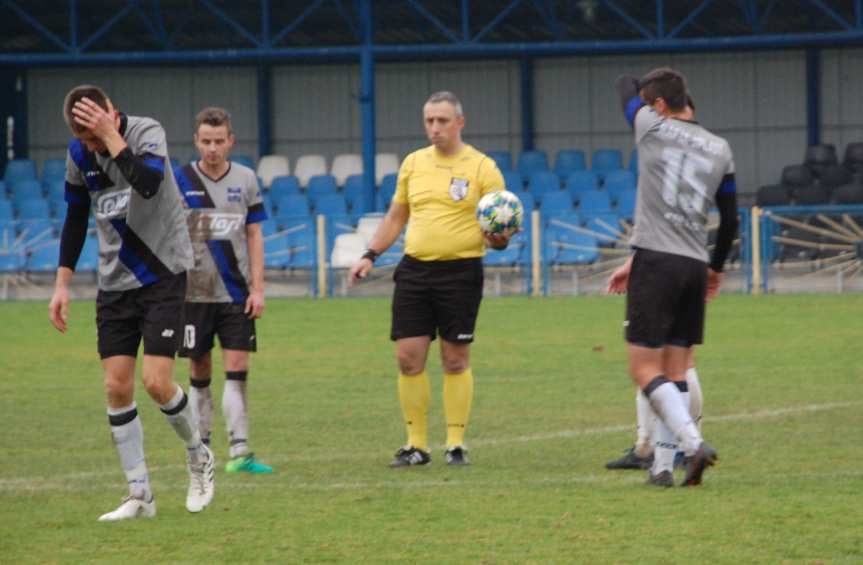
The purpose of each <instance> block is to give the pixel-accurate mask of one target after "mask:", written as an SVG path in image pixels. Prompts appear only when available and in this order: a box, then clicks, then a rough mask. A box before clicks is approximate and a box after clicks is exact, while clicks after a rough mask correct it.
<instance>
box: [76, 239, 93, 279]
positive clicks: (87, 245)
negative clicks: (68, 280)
mask: <svg viewBox="0 0 863 565" xmlns="http://www.w3.org/2000/svg"><path fill="white" fill-rule="evenodd" d="M98 269H99V240H98V238H97V237H96V236H87V239H85V240H84V247H83V248H82V249H81V256H80V257H78V264H77V265H76V266H75V271H76V272H78V273H95V272H96V271H97V270H98Z"/></svg>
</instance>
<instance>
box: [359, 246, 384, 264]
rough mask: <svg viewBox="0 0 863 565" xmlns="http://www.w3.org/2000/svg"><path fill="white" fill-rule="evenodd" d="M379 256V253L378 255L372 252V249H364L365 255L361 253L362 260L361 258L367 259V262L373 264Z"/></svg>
mask: <svg viewBox="0 0 863 565" xmlns="http://www.w3.org/2000/svg"><path fill="white" fill-rule="evenodd" d="M380 256H381V254H380V253H378V252H377V251H374V250H372V249H366V252H365V253H363V256H362V258H363V259H368V260H369V261H371V262H372V263H373V264H374V262H375V261H376V260H377V258H378V257H380Z"/></svg>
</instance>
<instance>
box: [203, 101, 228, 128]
mask: <svg viewBox="0 0 863 565" xmlns="http://www.w3.org/2000/svg"><path fill="white" fill-rule="evenodd" d="M201 124H207V125H208V126H213V127H214V128H217V127H219V126H226V127H227V128H228V133H231V114H230V113H229V112H228V111H227V110H225V109H224V108H219V107H217V106H208V107H206V108H204V109H203V110H201V111H200V112H198V115H197V116H195V131H198V128H200V127H201Z"/></svg>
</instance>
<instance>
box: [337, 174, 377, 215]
mask: <svg viewBox="0 0 863 565" xmlns="http://www.w3.org/2000/svg"><path fill="white" fill-rule="evenodd" d="M342 190H343V191H344V194H345V202H347V204H348V208H350V211H351V215H353V216H355V217H359V216H362V215H363V214H365V213H366V212H371V210H370V209H368V208H369V206H366V205H365V183H364V178H363V175H351V176H349V177H348V178H347V179H346V180H345V186H344V188H343V189H342Z"/></svg>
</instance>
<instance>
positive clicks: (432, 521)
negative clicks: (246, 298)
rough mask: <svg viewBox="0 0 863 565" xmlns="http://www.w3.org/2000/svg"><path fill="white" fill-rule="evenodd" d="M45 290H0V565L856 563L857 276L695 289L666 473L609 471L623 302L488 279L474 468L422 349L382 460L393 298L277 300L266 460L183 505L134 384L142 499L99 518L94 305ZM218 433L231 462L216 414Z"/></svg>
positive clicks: (101, 455)
mask: <svg viewBox="0 0 863 565" xmlns="http://www.w3.org/2000/svg"><path fill="white" fill-rule="evenodd" d="M46 306H47V305H46V304H45V303H11V304H10V303H4V304H0V319H2V320H3V323H2V324H0V422H2V437H3V439H2V444H0V445H2V447H3V450H2V451H3V453H2V456H0V562H3V563H24V562H40V563H44V562H49V563H50V562H57V563H78V562H103V563H118V562H122V563H124V564H131V563H152V562H189V563H191V562H201V563H226V562H236V563H240V562H242V563H245V562H261V561H270V562H279V563H291V562H350V563H354V562H367V563H374V562H395V561H407V562H419V561H425V562H435V563H436V562H441V563H463V562H481V563H549V562H554V563H572V562H581V563H609V562H620V563H672V562H677V563H692V562H699V561H711V562H719V563H860V562H863V534H861V532H863V509H861V507H863V504H861V502H863V498H861V492H863V364H861V361H860V351H861V349H860V346H861V336H863V331H861V328H863V321H861V320H863V296H861V295H842V296H818V295H815V296H811V295H810V296H804V295H800V296H766V297H749V296H739V295H729V296H722V297H721V298H720V299H719V300H718V301H717V302H715V303H714V304H712V305H711V306H710V308H709V311H708V327H707V345H706V346H704V347H703V349H702V350H701V351H700V353H699V356H698V366H699V371H700V375H701V381H702V386H703V388H704V391H705V414H706V418H705V422H704V433H705V436H706V437H707V438H708V440H709V441H711V442H712V443H713V444H714V445H715V446H716V447H717V449H718V451H719V454H720V462H719V465H718V466H717V467H716V468H714V469H711V470H710V471H708V473H707V474H706V475H705V483H704V485H703V486H702V487H699V488H695V489H682V488H675V489H670V490H669V489H657V488H655V487H648V486H646V485H644V484H642V483H643V481H644V478H645V476H644V474H643V473H642V472H632V471H630V472H610V471H606V470H605V469H604V467H603V465H604V463H605V461H606V460H608V459H610V458H612V457H616V456H618V455H619V454H620V453H621V450H622V449H624V448H626V447H628V446H629V445H630V444H631V443H632V441H633V438H634V427H635V426H634V388H633V386H632V384H631V383H630V380H629V377H628V376H627V373H626V365H625V361H624V344H623V340H622V336H621V320H622V313H623V301H622V300H621V299H620V298H609V297H592V298H586V297H579V298H548V299H528V298H499V299H486V301H485V302H484V303H483V307H482V311H481V313H480V321H479V327H478V331H477V334H478V341H477V342H476V344H475V346H474V348H473V367H474V372H475V374H476V396H475V402H474V408H473V414H472V419H471V426H470V429H469V430H468V444H469V447H470V449H471V451H470V455H471V459H472V461H473V465H471V466H470V467H467V468H449V467H447V466H446V465H445V464H444V463H443V456H442V449H441V447H440V445H439V444H440V442H442V441H443V437H444V426H443V416H442V408H441V401H440V363H439V361H438V358H437V355H438V353H437V352H438V350H437V346H436V345H433V357H432V361H431V363H430V367H429V369H430V375H431V376H432V387H433V400H434V401H433V407H432V411H431V414H430V429H431V431H432V441H433V443H434V444H436V445H435V448H434V450H433V454H432V457H433V461H432V464H431V465H430V466H427V467H425V468H418V469H406V470H390V469H388V468H387V466H386V464H387V462H388V461H389V460H390V458H391V456H392V453H393V452H394V451H395V449H396V448H397V447H398V446H399V445H400V444H402V443H403V441H404V436H403V430H402V425H401V421H400V412H399V408H398V402H397V396H396V381H395V374H396V368H395V362H394V359H393V349H392V345H391V344H390V342H389V341H388V340H387V336H388V328H389V301H388V300H384V299H356V300H330V301H320V302H318V301H312V300H271V301H270V302H269V303H268V311H267V313H266V316H265V318H264V319H263V320H262V321H261V322H260V325H259V341H260V347H261V350H262V351H261V353H259V354H257V355H256V356H255V358H254V363H253V368H252V372H251V374H250V406H251V425H252V443H253V447H255V448H256V452H257V454H258V455H259V457H260V458H261V460H263V461H265V462H268V463H271V464H273V465H274V466H275V467H276V469H277V474H275V475H272V476H253V477H252V476H240V477H238V476H234V475H231V476H227V475H226V474H225V473H224V472H223V471H222V470H221V468H220V470H219V472H218V473H217V476H216V498H215V499H214V502H213V504H212V505H211V506H210V507H209V508H208V509H207V510H206V511H205V512H204V513H203V514H199V515H191V514H188V513H187V512H186V511H185V509H184V499H185V490H186V486H187V478H186V472H185V466H184V464H183V461H184V460H183V457H184V450H183V447H182V445H181V444H180V442H179V440H178V439H177V438H176V437H175V436H174V435H173V432H172V431H171V429H170V428H169V427H168V425H167V424H166V423H165V422H164V419H163V418H162V416H161V414H160V413H159V412H158V409H157V407H156V406H155V405H154V404H153V403H152V402H151V401H149V400H148V399H147V397H146V394H145V393H144V391H143V388H142V387H140V386H139V394H138V403H139V411H140V413H141V416H142V419H143V423H144V433H145V441H146V450H147V457H148V462H149V465H150V470H151V480H152V481H153V486H154V491H155V494H156V501H157V505H158V516H157V517H156V518H155V519H153V520H136V521H132V522H124V523H115V524H103V523H97V522H96V518H97V517H98V516H99V515H100V514H101V513H103V512H106V511H108V510H111V509H113V508H114V507H116V506H117V504H118V503H119V502H120V499H121V498H122V496H123V495H124V493H125V479H124V477H123V474H122V471H121V469H120V465H119V461H118V458H117V455H116V453H115V452H114V449H113V446H112V445H111V438H110V433H109V428H108V425H107V418H106V416H105V407H104V398H103V391H102V383H101V375H100V369H99V363H98V357H97V355H96V352H95V328H94V317H95V313H94V305H93V303H88V302H84V303H76V304H74V305H73V309H72V317H71V331H70V333H69V334H68V335H65V336H63V335H60V334H58V333H57V332H56V331H54V330H53V328H51V327H50V325H49V323H48V320H47V307H46ZM178 367H179V370H178V375H179V376H180V379H179V380H180V381H181V382H182V383H183V385H184V387H185V385H186V383H187V382H188V381H187V370H186V368H185V366H184V365H182V364H181V365H178ZM214 374H215V375H218V374H220V373H214ZM214 382H215V383H217V386H216V388H215V389H214V393H215V394H216V402H217V405H218V406H220V401H219V398H220V396H221V380H220V379H214ZM215 429H216V433H215V435H214V440H213V441H214V447H215V452H216V455H217V458H219V460H220V462H221V463H224V461H225V458H226V446H225V443H226V442H225V435H224V431H223V423H222V418H221V415H220V414H219V415H217V418H216V424H215ZM679 478H680V476H679V475H678V479H679Z"/></svg>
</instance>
